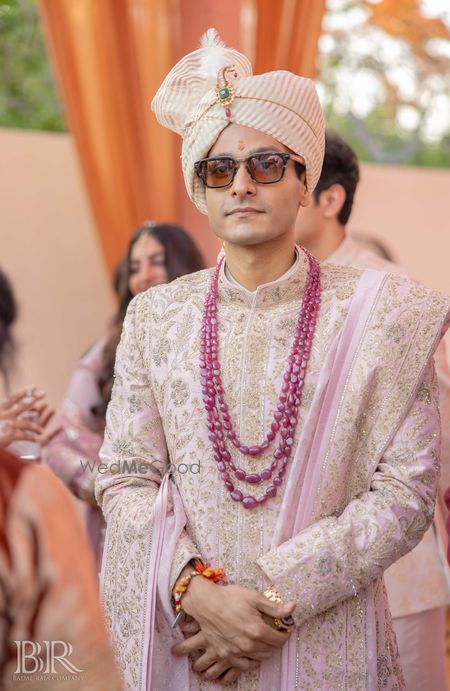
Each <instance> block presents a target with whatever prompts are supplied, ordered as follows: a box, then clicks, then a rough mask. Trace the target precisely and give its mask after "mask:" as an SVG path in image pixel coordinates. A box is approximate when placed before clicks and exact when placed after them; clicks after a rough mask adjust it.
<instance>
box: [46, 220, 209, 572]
mask: <svg viewBox="0 0 450 691" xmlns="http://www.w3.org/2000/svg"><path fill="white" fill-rule="evenodd" d="M203 268H204V262H203V259H202V256H201V254H200V252H199V250H198V248H197V246H196V245H195V243H194V241H193V240H192V239H191V238H190V237H189V235H188V234H187V233H186V232H185V231H184V230H183V229H182V228H180V227H178V226H175V225H169V224H156V223H155V222H145V223H144V224H143V225H142V226H141V227H140V228H138V229H137V230H136V232H135V233H134V235H133V236H132V238H131V241H130V245H129V248H128V253H127V257H126V259H125V260H124V264H123V266H122V270H120V267H119V270H118V272H117V274H116V278H115V289H116V292H117V294H118V296H119V308H118V310H117V313H116V315H115V317H114V318H113V320H112V323H111V327H110V329H109V332H108V333H107V334H106V335H105V336H104V337H103V338H101V339H99V340H98V341H97V342H96V343H95V344H94V345H93V346H92V347H91V348H90V349H89V350H88V352H87V353H86V354H85V355H84V356H83V357H82V358H81V360H80V361H79V362H78V364H77V366H76V368H75V371H74V373H73V375H72V378H71V380H70V383H69V387H68V391H67V393H66V396H65V398H64V401H63V403H62V406H61V410H60V412H59V415H58V419H57V425H58V427H59V431H58V432H57V434H56V435H55V436H54V437H53V438H52V440H51V441H50V442H49V443H48V444H47V445H46V447H45V451H44V460H45V461H46V462H47V463H48V465H49V466H50V467H51V468H52V469H53V470H54V472H55V473H56V474H57V475H58V476H59V477H60V478H61V479H62V480H63V482H64V483H65V484H66V485H67V486H68V487H69V489H70V490H71V491H72V492H73V494H75V496H77V497H78V498H79V499H81V500H83V501H85V502H86V504H87V507H88V509H87V515H86V517H87V531H88V534H89V537H90V540H91V543H92V547H93V549H94V552H95V554H96V556H97V560H98V562H100V559H101V553H102V545H103V534H104V520H103V516H102V513H101V511H100V509H99V508H98V506H97V503H96V501H95V497H94V482H95V475H96V471H97V467H98V465H99V463H100V461H99V456H98V453H99V450H100V447H101V445H102V442H103V432H104V427H105V413H106V408H107V405H108V403H109V399H110V396H111V389H112V383H113V376H114V360H115V354H116V348H117V346H118V344H119V340H120V334H121V331H122V323H123V320H124V317H125V314H126V311H127V308H128V305H129V303H130V301H131V300H132V298H133V297H134V296H135V295H137V294H138V293H141V292H143V291H145V290H147V289H148V288H151V287H153V286H156V285H160V284H163V283H168V282H170V281H173V280H174V279H175V278H178V277H179V276H183V275H185V274H187V273H191V272H193V271H198V270H199V269H203Z"/></svg>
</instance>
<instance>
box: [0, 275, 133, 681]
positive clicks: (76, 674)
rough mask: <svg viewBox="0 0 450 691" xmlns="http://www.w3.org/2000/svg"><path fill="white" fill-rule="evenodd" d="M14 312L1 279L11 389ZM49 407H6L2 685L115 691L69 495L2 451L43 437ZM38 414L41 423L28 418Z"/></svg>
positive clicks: (1, 494)
mask: <svg viewBox="0 0 450 691" xmlns="http://www.w3.org/2000/svg"><path fill="white" fill-rule="evenodd" d="M16 315H17V309H16V302H15V299H14V294H13V291H12V288H11V284H10V282H9V281H8V279H7V278H6V276H5V275H4V274H3V273H2V272H0V370H1V374H2V375H3V380H4V383H5V388H6V389H8V388H9V386H8V384H9V375H10V372H11V367H12V364H13V356H14V341H13V338H12V335H11V328H12V325H13V323H14V321H15V318H16ZM45 408H46V406H45V400H44V393H43V392H37V391H28V390H25V391H21V392H19V393H17V394H15V395H13V396H11V397H10V398H9V399H8V400H7V402H6V403H4V404H2V406H1V407H0V687H1V688H2V689H5V690H9V689H22V688H27V689H33V690H34V691H52V689H57V688H58V689H59V688H61V687H62V686H64V688H65V689H66V690H67V691H72V690H75V689H77V690H79V691H103V690H104V689H110V690H111V691H119V689H120V688H121V682H120V679H119V675H118V672H117V669H116V667H115V663H114V659H113V655H112V652H111V650H110V646H109V642H108V638H107V634H106V631H105V628H104V623H103V618H102V614H101V610H100V605H99V601H98V588H97V579H96V573H95V568H94V562H93V559H92V554H91V550H90V548H89V544H88V542H87V540H86V537H85V536H84V532H83V529H82V526H81V524H80V521H79V518H78V516H77V515H76V511H75V508H74V506H73V503H72V501H71V500H70V496H69V495H68V492H67V490H66V489H65V487H64V486H63V485H62V483H61V482H60V481H59V480H58V479H57V478H56V477H55V476H54V474H53V473H52V472H51V471H50V470H49V469H48V468H46V467H45V466H44V465H41V464H38V463H33V462H29V461H24V460H22V459H20V458H17V457H16V456H14V455H12V454H10V453H7V451H5V450H4V448H3V447H5V446H8V445H9V444H11V442H13V441H35V440H36V439H37V438H40V437H41V435H42V433H43V431H44V427H45V419H44V420H43V419H42V415H43V416H44V418H46V417H48V413H46V412H45ZM37 409H38V410H40V411H41V413H42V415H41V417H40V419H39V424H37V423H32V422H30V421H28V420H27V419H26V418H23V415H24V413H27V412H29V411H30V410H37ZM46 641H48V642H49V644H48V645H49V646H51V645H54V653H55V655H62V657H63V658H64V660H65V662H64V663H63V662H58V660H57V659H56V657H54V656H53V657H52V653H51V647H50V649H49V651H47V648H46ZM48 652H50V655H49V654H48ZM52 672H55V673H54V674H53V673H52Z"/></svg>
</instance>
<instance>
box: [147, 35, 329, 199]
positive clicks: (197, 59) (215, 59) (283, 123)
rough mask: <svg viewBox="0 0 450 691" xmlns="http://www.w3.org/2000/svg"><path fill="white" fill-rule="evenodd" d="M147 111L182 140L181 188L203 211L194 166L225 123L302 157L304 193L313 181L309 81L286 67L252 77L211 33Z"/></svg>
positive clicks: (317, 167) (314, 136)
mask: <svg viewBox="0 0 450 691" xmlns="http://www.w3.org/2000/svg"><path fill="white" fill-rule="evenodd" d="M152 109H153V111H154V113H155V115H156V117H157V119H158V121H159V122H160V123H161V124H162V125H164V126H165V127H167V128H169V129H170V130H173V131H174V132H176V133H177V134H179V135H181V137H182V138H183V146H182V154H181V160H182V167H183V175H184V180H185V183H186V188H187V191H188V194H189V196H190V198H191V199H192V201H193V202H194V204H195V205H196V207H197V208H198V209H199V211H201V212H202V213H207V209H206V201H205V188H204V185H203V182H202V181H201V180H200V179H199V178H198V177H197V174H196V172H195V168H194V163H195V162H196V161H198V160H200V159H202V158H205V157H206V156H207V155H208V152H209V151H210V149H211V147H212V146H213V145H214V144H215V142H216V140H217V138H218V136H219V134H220V133H221V132H222V130H223V129H224V128H225V127H226V126H227V125H228V124H229V123H230V122H231V123H235V124H237V125H245V126H246V127H252V128H253V129H256V130H259V131H260V132H263V133H264V134H267V135H269V136H270V137H273V138H274V139H276V140H277V141H279V142H280V143H281V144H283V145H284V146H286V147H287V148H288V149H291V151H293V152H294V153H296V154H297V155H299V156H302V157H303V159H304V161H305V166H306V185H307V188H308V190H309V191H310V192H312V191H313V189H314V188H315V186H316V184H317V182H318V180H319V176H320V172H321V169H322V163H323V154H324V142H325V133H324V121H323V114H322V109H321V107H320V103H319V98H318V96H317V91H316V88H315V86H314V83H313V82H312V81H311V79H306V78H304V77H299V76H298V75H296V74H293V73H292V72H287V71H285V70H277V71H274V72H266V73H264V74H259V75H253V73H252V66H251V64H250V62H249V61H248V59H247V58H246V57H245V55H242V54H241V53H239V52H238V51H237V50H234V49H232V48H228V47H226V46H225V44H224V43H223V42H222V41H221V40H220V38H219V37H218V35H217V32H216V31H215V29H209V30H208V31H207V32H206V33H205V34H204V35H203V37H202V39H201V44H200V48H199V49H198V50H195V51H194V52H192V53H189V54H188V55H186V56H185V57H184V58H182V59H181V60H180V61H179V62H178V63H177V64H176V65H175V67H173V68H172V70H171V71H170V72H169V74H168V75H167V77H166V78H165V80H164V82H163V83H162V84H161V86H160V88H159V89H158V91H157V93H156V95H155V97H154V99H153V101H152Z"/></svg>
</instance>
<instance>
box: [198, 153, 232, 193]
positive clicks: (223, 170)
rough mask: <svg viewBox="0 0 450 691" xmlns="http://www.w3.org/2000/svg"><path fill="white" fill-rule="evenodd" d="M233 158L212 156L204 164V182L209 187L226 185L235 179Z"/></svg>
mask: <svg viewBox="0 0 450 691" xmlns="http://www.w3.org/2000/svg"><path fill="white" fill-rule="evenodd" d="M234 166H235V163H234V161H233V159H232V158H212V159H210V160H209V161H205V164H204V182H205V184H206V185H207V186H208V187H226V185H229V184H230V182H231V181H232V179H233V173H234Z"/></svg>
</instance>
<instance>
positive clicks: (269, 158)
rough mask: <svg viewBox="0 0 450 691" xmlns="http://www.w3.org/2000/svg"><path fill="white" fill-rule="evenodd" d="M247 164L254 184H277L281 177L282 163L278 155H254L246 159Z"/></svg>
mask: <svg viewBox="0 0 450 691" xmlns="http://www.w3.org/2000/svg"><path fill="white" fill-rule="evenodd" d="M248 164H249V168H250V173H251V176H252V178H253V179H254V180H255V181H256V182H262V183H268V182H278V180H281V178H282V177H283V169H284V161H283V158H282V157H281V156H279V155H278V154H273V153H267V154H254V156H250V158H249V159H248Z"/></svg>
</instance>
